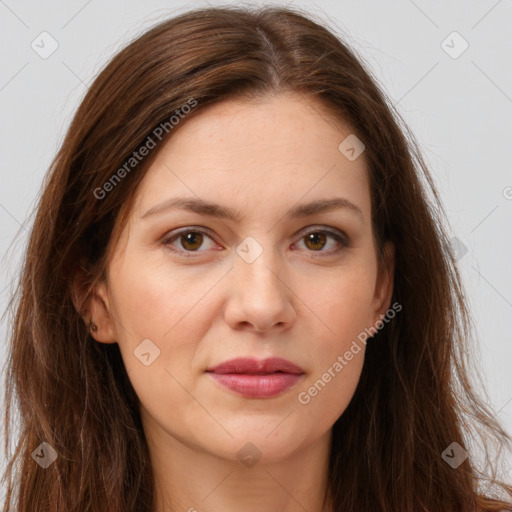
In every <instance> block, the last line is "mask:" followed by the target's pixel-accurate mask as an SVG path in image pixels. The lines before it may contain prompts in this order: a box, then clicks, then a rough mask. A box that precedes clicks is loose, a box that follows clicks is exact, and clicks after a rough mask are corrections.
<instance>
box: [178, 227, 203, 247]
mask: <svg viewBox="0 0 512 512" xmlns="http://www.w3.org/2000/svg"><path fill="white" fill-rule="evenodd" d="M181 240H182V243H181V245H182V246H183V248H184V249H188V250H194V249H198V248H199V247H201V244H202V242H203V235H202V234H201V233H197V232H196V231H189V232H187V233H185V234H182V235H181ZM187 244H192V245H194V247H190V246H187Z"/></svg>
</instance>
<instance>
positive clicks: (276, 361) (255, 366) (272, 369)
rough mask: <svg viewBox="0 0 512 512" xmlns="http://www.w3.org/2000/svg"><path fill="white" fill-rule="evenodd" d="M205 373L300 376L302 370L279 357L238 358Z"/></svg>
mask: <svg viewBox="0 0 512 512" xmlns="http://www.w3.org/2000/svg"><path fill="white" fill-rule="evenodd" d="M206 371H207V372H214V373H221V374H222V373H224V374H226V373H247V374H268V373H276V372H281V373H294V374H297V375H300V374H302V373H304V370H303V369H302V368H300V367H299V366H297V365H296V364H293V363H292V362H291V361H288V360H286V359H283V358H281V357H270V358H268V359H263V360H258V359H254V358H246V357H239V358H236V359H231V360H229V361H225V362H224V363H221V364H219V365H217V366H214V367H211V368H208V369H207V370H206Z"/></svg>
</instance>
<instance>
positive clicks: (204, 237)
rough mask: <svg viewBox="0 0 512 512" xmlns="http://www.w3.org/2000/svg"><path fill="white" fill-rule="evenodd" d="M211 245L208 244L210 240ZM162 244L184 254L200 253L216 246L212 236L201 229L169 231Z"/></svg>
mask: <svg viewBox="0 0 512 512" xmlns="http://www.w3.org/2000/svg"><path fill="white" fill-rule="evenodd" d="M208 241H209V243H210V245H209V246H208V243H207V242H208ZM162 244H163V245H164V246H166V247H168V248H169V249H170V250H172V251H173V252H176V253H180V254H182V255H183V256H194V255H196V254H197V255H200V254H201V253H202V252H205V250H207V249H212V248H215V246H216V244H215V242H214V241H213V239H212V237H211V236H210V235H209V234H208V233H206V232H205V231H203V230H200V229H190V228H188V229H182V230H181V231H179V232H174V233H169V234H168V235H167V236H166V237H165V238H164V239H163V240H162Z"/></svg>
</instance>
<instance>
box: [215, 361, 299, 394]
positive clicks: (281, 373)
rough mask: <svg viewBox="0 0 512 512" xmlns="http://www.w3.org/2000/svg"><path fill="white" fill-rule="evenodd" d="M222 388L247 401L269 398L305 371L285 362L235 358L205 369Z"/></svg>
mask: <svg viewBox="0 0 512 512" xmlns="http://www.w3.org/2000/svg"><path fill="white" fill-rule="evenodd" d="M206 373H208V374H209V375H210V376H211V377H212V378H213V379H215V381H216V382H218V383H219V384H220V385H221V386H222V387H223V388H224V389H229V390H230V391H232V392H234V393H236V394H238V395H242V396H245V397H247V398H271V397H275V396H278V395H280V394H282V393H284V392H285V391H287V390H289V389H290V388H292V387H294V386H295V385H296V384H297V383H298V382H299V381H300V380H301V379H302V377H303V375H304V370H303V369H302V368H300V367H299V366H297V365H295V364H293V363H292V362H290V361H287V360H286V359H282V358H278V357H273V358H269V359H265V360H257V359H252V358H238V359H232V360H230V361H226V362H224V363H221V364H220V365H217V366H215V367H212V368H208V369H207V370H206Z"/></svg>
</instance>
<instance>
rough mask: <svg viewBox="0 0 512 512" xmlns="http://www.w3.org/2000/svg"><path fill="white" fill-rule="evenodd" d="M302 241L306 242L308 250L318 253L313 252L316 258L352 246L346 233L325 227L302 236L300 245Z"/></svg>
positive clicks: (330, 254) (333, 253) (331, 254)
mask: <svg viewBox="0 0 512 512" xmlns="http://www.w3.org/2000/svg"><path fill="white" fill-rule="evenodd" d="M330 240H331V242H330ZM332 241H334V242H332ZM301 243H304V246H305V247H306V249H307V252H310V253H318V254H312V256H313V257H314V258H317V257H324V256H326V257H327V256H333V255H335V254H337V253H338V252H340V251H342V250H343V249H344V248H346V247H349V246H350V243H349V241H348V238H346V236H344V234H342V233H337V232H336V233H335V232H333V231H330V230H325V229H316V230H313V231H309V233H306V234H305V235H303V236H302V238H301V239H300V242H299V244H298V245H300V244H301ZM325 248H327V249H325ZM324 249H325V250H324Z"/></svg>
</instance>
